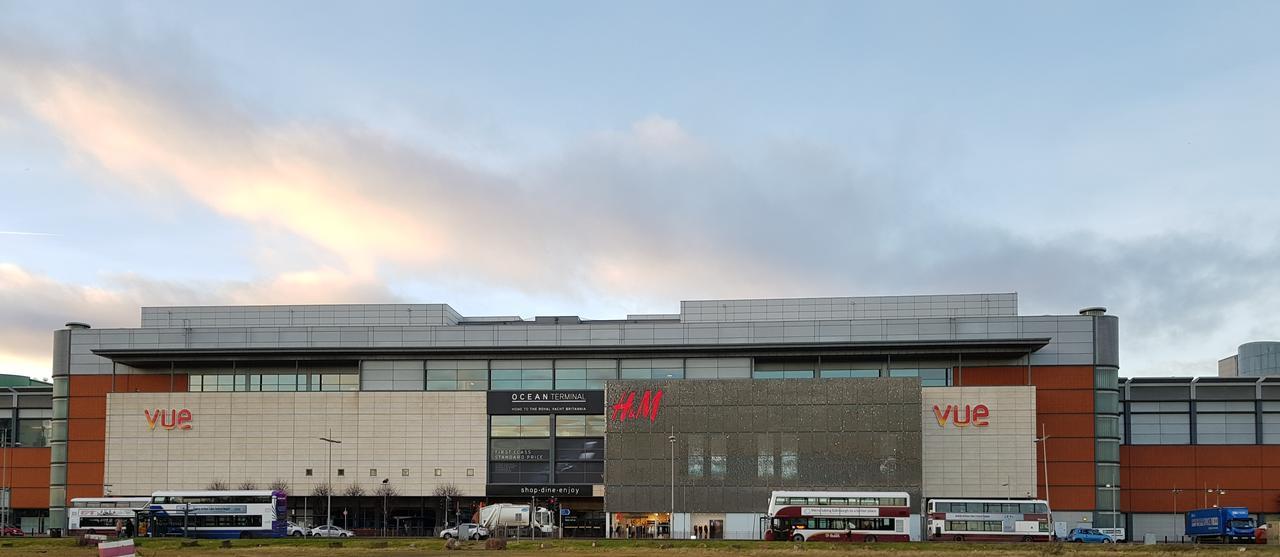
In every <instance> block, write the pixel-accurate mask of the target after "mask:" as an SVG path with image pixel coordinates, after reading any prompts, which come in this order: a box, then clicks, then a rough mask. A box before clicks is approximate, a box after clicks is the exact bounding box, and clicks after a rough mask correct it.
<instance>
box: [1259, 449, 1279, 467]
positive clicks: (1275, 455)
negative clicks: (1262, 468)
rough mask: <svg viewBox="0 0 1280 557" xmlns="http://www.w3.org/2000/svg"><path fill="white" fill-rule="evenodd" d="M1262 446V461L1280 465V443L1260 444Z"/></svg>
mask: <svg viewBox="0 0 1280 557" xmlns="http://www.w3.org/2000/svg"><path fill="white" fill-rule="evenodd" d="M1259 446H1260V447H1261V448H1262V461H1263V462H1265V463H1267V464H1269V465H1275V466H1280V445H1259Z"/></svg>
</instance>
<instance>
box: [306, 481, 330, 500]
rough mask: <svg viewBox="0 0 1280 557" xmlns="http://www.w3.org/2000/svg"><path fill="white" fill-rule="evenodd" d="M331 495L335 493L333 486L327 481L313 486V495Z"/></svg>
mask: <svg viewBox="0 0 1280 557" xmlns="http://www.w3.org/2000/svg"><path fill="white" fill-rule="evenodd" d="M329 495H333V486H331V485H329V484H327V483H322V484H319V485H317V486H315V487H313V488H311V496H312V497H327V496H329Z"/></svg>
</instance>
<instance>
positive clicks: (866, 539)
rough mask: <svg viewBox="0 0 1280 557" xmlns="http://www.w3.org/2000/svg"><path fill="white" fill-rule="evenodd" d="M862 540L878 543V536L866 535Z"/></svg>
mask: <svg viewBox="0 0 1280 557" xmlns="http://www.w3.org/2000/svg"><path fill="white" fill-rule="evenodd" d="M862 541H864V542H867V543H876V537H875V536H867V537H865V538H862Z"/></svg>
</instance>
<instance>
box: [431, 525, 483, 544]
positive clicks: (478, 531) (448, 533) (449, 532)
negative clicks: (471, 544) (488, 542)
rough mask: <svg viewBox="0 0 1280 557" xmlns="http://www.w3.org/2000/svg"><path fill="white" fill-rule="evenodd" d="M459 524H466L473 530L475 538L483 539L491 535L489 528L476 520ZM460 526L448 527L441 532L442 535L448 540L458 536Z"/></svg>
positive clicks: (472, 537) (468, 528)
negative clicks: (475, 521)
mask: <svg viewBox="0 0 1280 557" xmlns="http://www.w3.org/2000/svg"><path fill="white" fill-rule="evenodd" d="M458 526H466V527H467V530H468V531H470V532H471V539H473V540H483V539H485V538H487V537H489V529H488V528H485V527H484V526H481V525H479V524H476V523H474V522H464V523H462V524H459V525H458ZM458 526H454V527H453V528H447V529H445V530H444V531H443V532H440V537H442V538H444V539H446V540H447V539H449V538H456V537H458Z"/></svg>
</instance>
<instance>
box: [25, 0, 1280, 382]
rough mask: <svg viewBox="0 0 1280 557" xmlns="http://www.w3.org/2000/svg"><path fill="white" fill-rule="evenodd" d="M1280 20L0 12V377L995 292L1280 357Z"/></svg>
mask: <svg viewBox="0 0 1280 557" xmlns="http://www.w3.org/2000/svg"><path fill="white" fill-rule="evenodd" d="M1276 21H1280V3H1277V2H1273V1H1269V0H1263V1H1247V0H1239V1H1232V2H1216V1H1203V2H1169V1H1154V2H1139V1H1132V2H1120V3H1117V2H1112V1H1101V2H1086V1H1078V2H1039V3H1033V2H1022V1H1012V2H982V1H978V2H952V1H939V2H927V1H918V2H917V1H913V2H896V1H895V2H888V1H886V2H878V3H872V2H834V3H822V2H767V3H750V2H743V1H741V0H735V1H731V2H711V1H707V2H680V1H677V2H637V3H626V4H624V3H621V2H591V1H583V2H575V3H568V2H564V3H561V2H553V3H547V2H536V3H535V2H451V3H445V2H435V3H428V2H403V3H401V2H391V1H380V2H371V3H370V2H350V3H344V4H338V3H328V2H314V1H305V2H286V1H274V2H225V1H218V2H195V1H191V2H180V3H174V2H159V1H152V2H120V3H108V2H73V3H60V2H25V1H23V2H20V1H10V0H0V372H13V373H23V374H29V375H34V376H38V377H46V376H48V375H49V371H48V370H49V366H50V363H49V360H50V357H49V352H50V345H51V342H52V341H51V331H52V330H54V329H57V328H60V327H61V326H62V324H63V323H64V322H66V321H69V320H78V321H87V322H90V323H92V324H93V325H94V326H95V327H109V326H137V325H138V321H139V316H138V313H139V311H138V308H139V306H142V305H164V304H246V303H252V304H261V303H318V302H392V301H412V302H447V303H450V304H452V305H453V306H454V307H455V308H456V309H458V310H459V311H460V312H462V313H463V314H465V315H486V314H503V315H512V314H518V315H523V316H526V317H528V316H532V315H535V314H579V315H583V316H584V317H594V318H617V317H621V316H623V315H624V314H626V313H637V312H661V313H669V312H676V311H678V303H679V301H680V300H682V299H701V298H712V297H789V296H833V295H834V296H838V295H897V294H933V293H969V292H1009V291H1016V292H1018V293H1019V295H1020V301H1021V311H1022V313H1024V314H1043V313H1066V314H1070V313H1074V312H1075V311H1076V310H1077V309H1078V308H1080V307H1083V306H1090V305H1104V306H1107V307H1109V308H1110V311H1111V313H1113V314H1116V315H1119V316H1120V318H1121V324H1122V325H1121V327H1122V329H1121V336H1122V343H1123V344H1122V351H1121V358H1122V365H1123V369H1122V371H1123V373H1124V374H1125V375H1161V374H1188V373H1192V374H1212V373H1215V372H1216V365H1215V361H1216V360H1217V359H1218V358H1221V357H1223V356H1227V355H1229V354H1232V353H1234V351H1235V347H1236V346H1237V345H1238V344H1240V343H1242V342H1245V341H1249V340H1260V339H1275V338H1277V337H1280V180H1278V178H1277V177H1278V176H1280V103H1277V102H1276V99H1280V56H1277V53H1280V33H1276V31H1275V22H1276Z"/></svg>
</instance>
